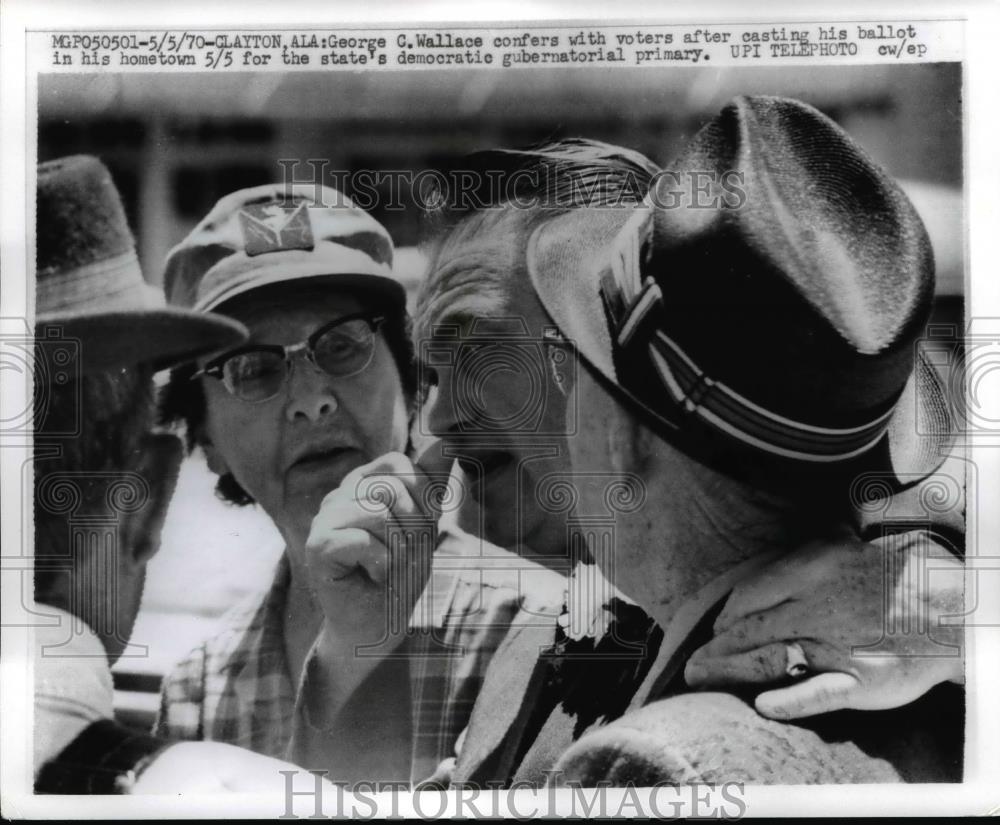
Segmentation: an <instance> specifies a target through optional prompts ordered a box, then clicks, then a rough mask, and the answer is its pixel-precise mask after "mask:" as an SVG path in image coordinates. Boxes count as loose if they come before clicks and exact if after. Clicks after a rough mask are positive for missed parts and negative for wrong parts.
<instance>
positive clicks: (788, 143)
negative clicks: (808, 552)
mask: <svg viewBox="0 0 1000 825" xmlns="http://www.w3.org/2000/svg"><path fill="white" fill-rule="evenodd" d="M616 225H617V226H616ZM609 230H612V231H613V232H614V233H615V234H613V236H611V237H610V239H609ZM528 269H529V273H530V275H531V278H532V281H533V283H534V285H535V287H536V289H537V290H538V292H539V295H540V297H541V299H542V302H543V303H544V305H545V307H546V309H547V310H548V311H549V313H550V314H551V315H552V317H553V319H554V320H555V321H556V323H557V324H558V325H559V327H560V329H561V331H562V332H563V334H564V335H566V336H567V337H568V338H570V339H571V340H573V341H574V342H575V343H576V346H577V348H578V351H579V352H580V354H581V355H582V357H583V359H584V360H585V361H586V362H587V363H588V364H589V365H590V367H591V368H592V369H593V370H595V371H596V372H597V373H598V374H600V375H601V376H602V377H603V378H604V379H605V380H606V382H607V384H608V385H609V386H610V387H612V388H613V390H614V391H615V392H616V393H618V394H621V395H624V396H626V397H628V398H629V399H630V400H631V402H632V403H633V404H634V406H635V408H636V409H639V410H641V413H642V414H644V415H646V416H647V420H650V419H652V420H654V421H655V423H656V426H657V428H658V431H659V432H660V433H661V435H663V437H664V438H666V439H667V440H668V441H671V442H672V443H673V444H675V445H676V446H679V447H680V448H681V449H682V450H685V451H688V452H690V453H691V454H692V455H695V456H696V457H698V458H699V460H703V461H705V462H706V463H710V464H712V465H713V466H716V467H718V468H725V469H724V471H728V470H731V469H732V468H733V467H735V466H737V465H738V466H740V467H741V468H742V469H740V470H735V472H743V471H744V470H745V469H746V468H747V467H752V466H764V465H767V466H768V467H771V468H772V469H773V465H771V464H769V463H768V462H766V461H762V459H764V458H765V457H767V458H768V459H770V460H777V461H779V462H781V461H792V462H796V463H797V466H798V467H799V468H800V469H801V468H802V467H803V466H806V465H808V466H810V467H812V468H820V467H825V466H839V467H842V468H850V469H852V470H857V469H858V468H859V467H862V466H864V467H870V468H876V469H879V470H880V471H881V470H883V469H884V470H889V471H891V473H892V474H893V478H894V479H895V480H893V481H890V482H888V483H889V484H890V485H891V484H895V483H900V484H902V483H912V481H913V479H915V478H919V477H920V475H921V474H925V473H927V472H929V471H930V470H932V469H933V468H934V467H936V466H937V465H938V464H940V462H941V458H942V456H943V454H944V452H943V451H944V450H946V449H947V447H948V445H949V444H950V442H951V438H952V436H951V433H952V429H951V421H950V418H951V416H950V413H949V411H948V408H947V403H946V400H945V397H944V389H943V385H942V383H941V380H940V377H939V376H937V375H936V374H935V373H934V369H933V367H932V366H931V365H930V364H928V363H926V361H925V359H923V358H922V357H921V356H920V354H919V350H918V348H917V347H916V343H917V338H918V336H919V335H920V333H921V331H922V329H923V325H924V324H925V323H926V320H927V317H928V315H929V313H930V309H931V304H932V301H933V295H934V264H933V255H932V251H931V247H930V241H929V239H928V236H927V232H926V230H925V228H924V226H923V223H922V222H921V220H920V218H919V217H918V215H917V213H916V211H915V209H914V208H913V206H912V205H911V204H910V202H909V201H908V199H907V198H906V196H905V195H904V194H903V193H902V191H901V190H900V188H899V187H898V186H897V185H896V183H895V182H894V181H892V180H891V179H890V178H889V176H888V175H887V174H886V173H885V172H884V171H883V170H882V169H881V168H880V167H879V166H877V165H876V164H875V163H874V162H872V161H871V159H869V158H868V156H867V155H866V154H865V153H864V152H863V151H862V150H861V149H860V147H858V146H857V145H856V144H855V143H854V142H853V141H852V140H851V138H850V137H849V136H848V135H847V134H846V133H845V132H844V131H843V130H842V129H840V127H839V126H837V125H836V124H834V123H833V121H831V120H829V119H828V118H827V117H825V116H824V115H822V114H820V113H819V112H818V111H816V110H815V109H813V108H812V107H811V106H808V105H806V104H804V103H800V102H798V101H794V100H787V99H780V98H770V97H744V98H737V99H736V100H735V101H734V102H733V103H731V104H730V105H729V106H727V107H726V108H725V109H724V110H723V111H722V112H721V114H719V115H718V116H717V117H715V118H714V119H713V120H712V121H711V122H710V123H709V124H708V125H707V126H706V127H705V128H704V129H702V130H701V131H700V132H699V133H698V134H697V135H696V136H695V137H694V138H693V140H692V141H691V143H690V144H689V145H688V146H687V147H686V148H685V149H684V151H683V152H682V153H681V155H680V156H679V157H678V158H677V160H675V161H674V162H673V163H672V164H671V166H670V167H669V168H668V169H667V170H664V172H663V173H662V174H661V175H660V176H658V179H657V180H656V181H655V183H654V186H653V187H652V188H651V190H650V192H649V194H648V196H647V198H646V200H645V202H644V204H643V205H642V206H641V207H639V208H638V209H636V210H634V212H633V214H632V215H631V216H629V217H627V218H626V219H624V220H623V219H622V218H621V216H620V215H616V214H615V213H614V212H610V213H607V214H602V212H601V210H574V211H573V212H572V213H570V214H568V215H566V216H564V217H559V218H555V219H553V220H551V221H548V222H546V223H545V224H543V225H542V226H541V227H540V228H539V229H537V230H536V231H535V233H534V234H533V236H532V238H531V240H530V242H529V245H528ZM914 420H916V421H917V422H918V423H917V424H914ZM784 469H788V468H787V467H784ZM904 476H908V479H909V480H908V481H906V482H904V481H903V478H904Z"/></svg>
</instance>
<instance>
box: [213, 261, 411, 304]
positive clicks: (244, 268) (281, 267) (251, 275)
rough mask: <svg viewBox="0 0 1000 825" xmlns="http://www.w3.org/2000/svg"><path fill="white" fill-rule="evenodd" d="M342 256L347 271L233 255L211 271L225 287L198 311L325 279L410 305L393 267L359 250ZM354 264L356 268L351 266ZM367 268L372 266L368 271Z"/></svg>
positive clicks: (338, 286)
mask: <svg viewBox="0 0 1000 825" xmlns="http://www.w3.org/2000/svg"><path fill="white" fill-rule="evenodd" d="M341 254H342V255H344V256H347V260H345V261H343V262H342V264H341V265H342V266H343V268H342V269H337V270H333V269H332V267H331V264H330V262H329V261H325V260H295V259H294V258H293V257H292V255H290V254H288V253H285V254H282V253H274V254H273V255H271V256H270V257H269V258H268V259H267V260H266V261H265V260H262V259H253V258H247V257H245V256H243V255H233V256H230V257H229V258H227V259H225V260H223V261H222V262H220V263H219V264H217V265H216V266H215V267H213V269H212V270H211V271H210V274H211V273H215V278H216V279H217V280H219V281H220V282H222V284H224V286H223V287H222V288H221V289H217V290H212V291H210V292H208V294H206V295H203V296H201V297H199V299H198V301H197V302H196V303H195V306H194V309H195V310H199V311H201V312H208V311H210V310H214V309H217V308H218V307H220V306H222V305H223V304H226V303H228V302H229V301H231V300H232V299H233V298H236V297H238V296H240V295H245V294H247V293H248V292H254V291H256V290H258V289H261V288H262V287H271V286H274V285H276V284H283V283H289V284H291V283H294V282H301V281H313V280H316V279H321V278H325V279H328V280H329V282H330V285H331V287H333V288H336V289H364V290H367V291H370V292H374V293H376V294H378V295H380V296H382V297H384V298H385V300H386V302H387V303H389V304H391V305H394V306H400V307H402V306H405V305H406V290H405V289H404V288H403V285H402V284H400V283H399V282H398V281H396V280H395V279H393V278H392V277H391V271H392V270H391V268H390V267H388V266H378V265H375V264H373V263H371V262H370V260H369V259H368V258H367V256H365V255H363V253H360V252H358V251H357V250H351V249H345V250H343V251H342V252H341ZM261 258H263V256H261ZM352 263H353V264H355V265H354V266H351V264H352ZM366 266H368V267H369V269H368V270H367V271H366V269H365V267H366ZM223 273H225V275H223Z"/></svg>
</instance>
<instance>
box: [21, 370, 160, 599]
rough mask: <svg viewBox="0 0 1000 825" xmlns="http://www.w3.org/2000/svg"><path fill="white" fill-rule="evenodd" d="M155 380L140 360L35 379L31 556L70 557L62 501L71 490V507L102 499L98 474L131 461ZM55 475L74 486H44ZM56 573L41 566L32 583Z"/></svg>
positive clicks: (45, 585) (44, 585) (148, 422)
mask: <svg viewBox="0 0 1000 825" xmlns="http://www.w3.org/2000/svg"><path fill="white" fill-rule="evenodd" d="M152 387H153V382H152V371H151V369H150V368H149V367H148V366H145V365H143V366H138V367H133V368H129V369H122V370H119V371H116V372H105V373H96V374H93V375H85V376H83V377H81V378H80V379H78V380H75V381H71V382H68V383H67V384H63V385H57V384H55V383H52V382H44V383H43V382H37V383H36V384H35V386H34V404H35V432H34V438H35V444H34V454H33V464H34V472H35V497H34V513H35V555H36V558H39V559H44V558H57V557H60V558H63V559H67V560H70V559H72V558H73V554H72V548H71V547H70V546H69V532H68V530H67V515H66V512H65V510H66V508H65V504H66V502H67V501H68V500H70V499H71V498H72V497H74V496H75V497H76V498H77V504H76V507H75V509H74V514H76V515H79V514H80V513H81V512H83V513H86V512H87V511H90V510H93V509H95V508H96V507H99V506H101V507H103V506H104V498H105V493H106V488H107V484H106V481H105V482H103V483H102V480H101V479H102V474H106V473H109V472H117V471H122V470H126V469H128V468H129V467H131V466H133V465H134V462H135V461H136V458H137V456H138V454H139V451H140V449H141V441H142V438H143V436H144V435H145V434H146V433H147V432H149V430H150V428H151V427H152V424H153V421H154V418H155V407H154V404H153V392H152ZM56 476H58V477H59V478H60V479H61V480H65V483H66V484H69V485H71V487H72V490H70V489H69V488H65V487H64V488H62V489H59V490H58V491H57V489H56V488H52V489H51V490H49V484H48V482H49V481H52V480H53V479H54V478H55V477H56ZM47 490H48V491H49V492H46V491H47ZM54 576H55V571H53V570H48V569H41V570H39V571H38V572H37V573H36V576H35V585H36V588H37V590H38V591H39V592H40V593H44V592H45V591H46V590H48V589H49V587H50V586H51V585H52V582H53V579H54Z"/></svg>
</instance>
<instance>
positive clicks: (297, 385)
mask: <svg viewBox="0 0 1000 825" xmlns="http://www.w3.org/2000/svg"><path fill="white" fill-rule="evenodd" d="M291 369H292V374H291V375H290V376H289V377H288V392H289V399H288V405H287V406H286V408H285V414H286V416H287V418H288V420H289V421H293V422H294V421H296V420H307V421H310V422H313V423H315V422H317V421H319V420H320V419H321V418H323V417H324V416H327V415H333V414H334V413H335V412H336V411H337V408H338V407H339V406H340V405H339V403H338V401H337V395H336V392H335V388H334V379H333V378H331V377H330V376H329V375H327V374H326V373H325V372H323V371H322V370H321V369H319V368H318V367H316V366H315V365H314V364H312V363H311V362H310V361H308V360H307V359H305V358H300V359H296V361H295V362H294V363H293V364H292V367H291Z"/></svg>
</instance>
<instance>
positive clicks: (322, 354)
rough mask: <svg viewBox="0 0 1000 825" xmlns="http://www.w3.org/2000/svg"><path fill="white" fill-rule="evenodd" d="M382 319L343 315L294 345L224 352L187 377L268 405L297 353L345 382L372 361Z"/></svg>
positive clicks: (371, 316)
mask: <svg viewBox="0 0 1000 825" xmlns="http://www.w3.org/2000/svg"><path fill="white" fill-rule="evenodd" d="M384 321H385V317H384V316H381V315H365V314H363V313H359V314H356V315H347V316H344V317H343V318H338V319H337V320H335V321H331V322H330V323H329V324H325V325H324V326H322V327H320V328H319V329H318V330H316V331H315V332H314V333H313V334H312V335H310V336H309V337H308V338H307V339H306V340H305V341H301V342H300V343H298V344H289V345H288V346H280V345H278V344H257V345H250V346H246V347H243V348H241V349H237V350H233V351H232V352H227V353H225V354H224V355H220V356H219V357H218V358H216V359H214V360H212V361H210V362H209V363H208V364H206V365H205V367H204V369H201V370H199V371H198V372H196V373H195V374H194V375H192V376H191V379H192V380H194V379H195V378H201V377H202V376H209V377H210V378H216V379H218V380H219V381H221V382H222V384H223V386H224V387H225V388H226V389H227V390H228V391H229V392H230V394H232V395H235V396H236V397H237V398H239V399H241V400H243V401H248V402H250V403H251V404H256V403H260V402H262V401H269V400H270V399H272V398H274V397H275V396H276V395H277V394H278V393H280V392H281V390H282V388H283V387H284V386H285V382H286V381H287V380H288V376H289V375H291V372H292V358H293V357H294V356H295V354H296V353H299V352H304V353H305V357H306V358H307V359H309V361H311V362H312V363H313V365H315V366H316V367H318V368H319V369H321V370H322V371H323V372H325V373H326V374H327V375H330V376H333V377H334V378H348V377H350V376H352V375H357V374H358V373H359V372H361V371H362V370H364V369H365V368H366V367H367V366H368V365H369V364H370V363H371V360H372V355H373V354H374V352H375V332H376V331H377V330H378V328H379V326H381V324H382V323H383V322H384Z"/></svg>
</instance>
